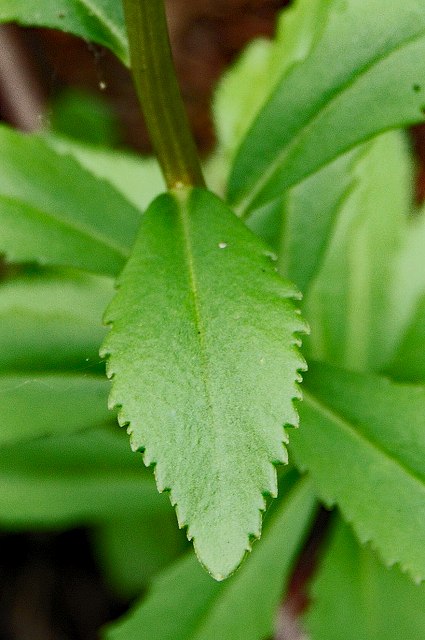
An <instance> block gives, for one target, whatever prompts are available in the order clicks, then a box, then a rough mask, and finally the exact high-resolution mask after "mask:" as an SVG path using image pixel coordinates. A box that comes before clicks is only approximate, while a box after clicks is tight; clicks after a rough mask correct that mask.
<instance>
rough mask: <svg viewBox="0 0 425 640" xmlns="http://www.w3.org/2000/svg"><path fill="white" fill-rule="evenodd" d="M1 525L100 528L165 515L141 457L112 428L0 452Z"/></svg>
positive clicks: (4, 448) (164, 502)
mask: <svg viewBox="0 0 425 640" xmlns="http://www.w3.org/2000/svg"><path fill="white" fill-rule="evenodd" d="M0 459H1V465H0V523H1V524H2V525H3V526H4V527H8V528H10V529H16V530H19V529H28V528H30V527H31V528H33V529H34V528H42V529H45V528H57V527H64V526H67V527H70V526H77V525H87V524H96V523H97V524H99V523H103V522H105V521H106V522H109V521H111V520H114V519H115V520H117V521H119V520H120V519H121V518H128V517H132V516H134V514H135V513H137V514H138V515H139V517H142V514H144V515H145V517H146V518H155V517H157V516H159V515H161V514H169V513H170V510H171V507H170V504H169V501H168V500H167V499H166V497H165V496H160V495H158V492H157V491H156V487H155V483H154V482H153V480H152V478H151V474H150V473H149V472H148V471H147V470H146V469H145V468H144V466H143V463H142V460H141V456H140V455H138V454H135V453H132V452H131V451H130V450H129V447H128V441H127V438H126V437H125V435H124V434H123V433H120V432H119V430H118V429H117V428H116V427H114V428H113V429H110V428H109V429H108V428H103V429H91V430H88V431H85V432H82V433H75V434H72V435H66V436H65V435H61V436H59V435H58V436H55V437H51V438H39V439H37V440H33V441H32V442H31V445H30V446H27V447H26V449H25V455H23V453H22V445H21V444H15V445H11V446H2V447H1V448H0Z"/></svg>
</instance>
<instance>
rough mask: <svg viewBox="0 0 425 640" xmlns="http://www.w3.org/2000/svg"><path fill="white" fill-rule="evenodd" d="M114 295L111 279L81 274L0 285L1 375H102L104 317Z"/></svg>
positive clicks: (18, 280) (28, 279) (13, 281)
mask: <svg viewBox="0 0 425 640" xmlns="http://www.w3.org/2000/svg"><path fill="white" fill-rule="evenodd" d="M112 295H113V287H112V283H111V282H110V280H107V279H106V278H105V279H103V278H94V277H88V276H84V275H82V274H81V275H80V274H78V275H68V276H66V277H64V276H60V275H53V274H50V275H48V276H31V277H30V276H27V277H20V278H16V279H13V280H7V281H4V282H2V283H0V371H1V372H3V373H5V372H6V371H15V372H22V373H25V372H26V373H27V375H30V376H32V375H34V373H31V372H34V371H47V370H52V369H56V370H62V371H65V370H70V369H74V370H78V371H80V372H86V373H88V372H93V371H96V370H97V369H99V370H100V371H101V370H102V368H101V367H100V364H101V363H100V358H99V344H100V343H101V341H102V339H103V337H104V335H105V328H104V327H103V326H102V315H103V311H104V309H105V307H106V305H107V303H108V302H109V301H110V299H111V298H112Z"/></svg>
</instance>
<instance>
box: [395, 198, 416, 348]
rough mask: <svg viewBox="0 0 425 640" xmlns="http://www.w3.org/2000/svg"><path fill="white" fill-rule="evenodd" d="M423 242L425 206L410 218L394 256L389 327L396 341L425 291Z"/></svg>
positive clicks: (410, 319) (408, 322) (403, 331)
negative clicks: (397, 252)
mask: <svg viewBox="0 0 425 640" xmlns="http://www.w3.org/2000/svg"><path fill="white" fill-rule="evenodd" d="M424 246H425V207H424V208H423V209H422V211H419V212H417V213H416V215H414V216H411V217H410V219H409V220H408V226H407V229H406V232H405V236H404V241H403V244H402V246H401V248H400V251H399V254H398V256H396V259H395V264H394V276H393V279H392V282H391V288H390V293H391V301H390V305H389V309H388V329H391V330H392V331H391V335H392V342H393V344H394V345H397V344H399V343H400V342H401V340H402V339H403V335H404V334H405V332H406V331H407V330H408V327H409V325H410V324H411V322H412V319H413V317H414V315H415V314H416V312H417V309H418V306H419V304H420V301H421V298H422V297H423V296H424V295H425V251H424ZM391 355H393V354H391Z"/></svg>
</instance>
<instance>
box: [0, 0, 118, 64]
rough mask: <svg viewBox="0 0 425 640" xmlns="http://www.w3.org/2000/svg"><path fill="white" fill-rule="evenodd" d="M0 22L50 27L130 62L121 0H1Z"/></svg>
mask: <svg viewBox="0 0 425 640" xmlns="http://www.w3.org/2000/svg"><path fill="white" fill-rule="evenodd" d="M0 22H17V23H18V24H21V25H23V26H29V27H50V28H51V29H59V30H60V31H68V32H70V33H73V34H74V35H76V36H79V37H80V38H84V39H85V40H90V41H92V42H97V43H98V44H101V45H104V46H105V47H108V48H109V49H111V51H113V52H114V53H115V55H116V56H117V57H118V58H120V59H121V60H122V62H124V64H127V65H128V63H129V53H128V43H127V36H126V31H125V27H124V16H123V11H122V5H121V2H117V1H116V0H55V2H51V1H50V0H37V2H36V3H31V4H28V2H27V1H26V0H2V2H1V6H0Z"/></svg>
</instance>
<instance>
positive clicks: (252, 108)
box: [214, 0, 328, 158]
mask: <svg viewBox="0 0 425 640" xmlns="http://www.w3.org/2000/svg"><path fill="white" fill-rule="evenodd" d="M327 10H328V3H327V2H324V1H323V0H297V1H296V2H293V3H292V4H291V6H290V7H289V8H286V9H284V10H283V11H282V13H281V15H280V18H279V22H278V25H277V29H276V36H275V38H274V40H273V41H270V40H265V39H259V40H255V41H254V42H252V43H251V44H250V45H249V46H248V47H247V49H246V50H245V51H244V53H243V54H242V56H241V57H240V59H239V60H238V61H237V63H236V64H235V65H233V66H232V67H231V69H230V70H229V71H228V72H227V73H226V75H225V76H224V78H223V80H222V81H221V83H220V85H219V87H218V89H217V92H216V95H215V99H214V115H215V121H216V127H217V136H218V142H219V149H220V153H222V154H223V155H224V156H226V157H228V158H233V156H234V154H235V152H236V150H237V148H238V147H239V145H240V143H241V142H242V140H243V138H244V137H245V135H246V133H247V131H248V129H249V127H250V126H251V124H252V122H253V120H254V119H255V117H256V115H257V114H258V112H259V111H260V109H261V107H262V106H263V105H264V103H265V102H266V100H267V99H268V98H269V96H270V94H271V93H272V91H273V89H274V88H275V86H276V84H277V83H278V82H279V80H281V78H282V76H283V74H284V73H285V72H286V71H288V69H290V67H291V66H292V65H293V64H294V63H295V62H298V61H300V60H303V59H304V58H305V57H306V56H307V55H308V53H309V52H310V50H311V47H312V46H313V44H314V42H315V41H316V40H317V38H318V37H319V35H320V33H321V31H322V29H323V26H324V22H325V18H326V13H327Z"/></svg>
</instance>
